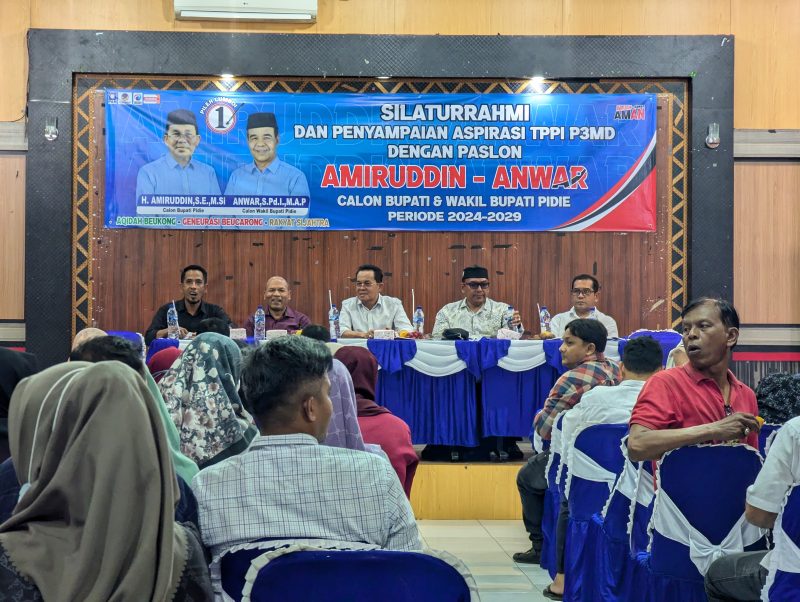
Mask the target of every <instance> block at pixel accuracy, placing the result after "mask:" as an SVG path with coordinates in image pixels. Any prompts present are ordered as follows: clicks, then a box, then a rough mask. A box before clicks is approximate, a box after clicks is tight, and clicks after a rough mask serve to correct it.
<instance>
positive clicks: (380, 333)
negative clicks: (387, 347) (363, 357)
mask: <svg viewBox="0 0 800 602" xmlns="http://www.w3.org/2000/svg"><path fill="white" fill-rule="evenodd" d="M394 336H395V332H394V330H374V331H372V338H373V339H383V340H386V341H393V340H394Z"/></svg>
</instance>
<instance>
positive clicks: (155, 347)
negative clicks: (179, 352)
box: [145, 339, 180, 363]
mask: <svg viewBox="0 0 800 602" xmlns="http://www.w3.org/2000/svg"><path fill="white" fill-rule="evenodd" d="M168 347H180V341H178V339H153V342H152V343H150V345H149V346H148V347H147V356H145V363H147V362H149V361H150V358H151V357H153V356H154V355H155V354H156V353H158V352H159V351H162V350H163V349H167V348H168Z"/></svg>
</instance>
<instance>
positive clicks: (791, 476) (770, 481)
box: [705, 417, 800, 602]
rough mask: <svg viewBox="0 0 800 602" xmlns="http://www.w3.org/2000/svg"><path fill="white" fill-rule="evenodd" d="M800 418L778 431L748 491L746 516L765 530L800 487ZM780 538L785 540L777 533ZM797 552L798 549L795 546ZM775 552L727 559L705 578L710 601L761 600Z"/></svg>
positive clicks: (710, 570) (750, 553)
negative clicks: (794, 489) (792, 489)
mask: <svg viewBox="0 0 800 602" xmlns="http://www.w3.org/2000/svg"><path fill="white" fill-rule="evenodd" d="M798 450H800V417H797V418H792V419H791V420H789V421H788V422H786V424H784V425H783V427H782V428H781V429H780V430H779V431H778V434H777V435H776V436H775V440H774V441H773V442H772V445H771V446H770V448H769V454H767V459H766V460H765V461H764V466H763V467H762V468H761V472H759V473H758V477H756V482H755V483H753V484H752V485H751V486H750V487H748V489H747V501H746V504H745V517H746V518H747V520H748V522H751V523H752V524H754V525H756V526H757V527H761V528H763V529H772V528H773V527H774V526H775V519H776V518H778V513H779V512H780V510H781V506H782V504H783V501H784V499H785V498H786V494H787V493H788V492H789V489H791V488H792V487H793V486H794V485H798V484H800V454H798ZM775 536H776V537H784V535H783V534H782V533H781V532H780V531H775ZM795 550H796V547H795ZM772 554H774V552H767V551H765V550H762V551H758V552H741V553H739V554H730V555H728V556H723V557H722V558H719V559H718V560H716V561H714V563H713V564H712V565H711V566H710V567H709V569H708V572H707V573H706V576H705V581H706V594H707V595H708V599H709V602H723V601H726V600H761V590H762V588H763V587H764V584H765V583H766V581H767V575H768V573H769V569H770V568H772V569H773V570H775V567H771V566H770V558H769V557H770V556H771V555H772Z"/></svg>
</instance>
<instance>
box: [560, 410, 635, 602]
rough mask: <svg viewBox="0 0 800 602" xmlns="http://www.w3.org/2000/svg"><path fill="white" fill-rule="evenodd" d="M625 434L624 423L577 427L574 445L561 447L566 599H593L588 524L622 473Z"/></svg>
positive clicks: (626, 432) (592, 546)
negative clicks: (565, 514)
mask: <svg viewBox="0 0 800 602" xmlns="http://www.w3.org/2000/svg"><path fill="white" fill-rule="evenodd" d="M627 434H628V425H627V424H594V425H587V426H584V427H579V429H578V432H577V434H576V436H575V440H574V444H573V445H571V446H569V447H568V448H567V449H563V450H562V458H564V460H562V463H564V461H566V465H567V470H568V474H567V481H566V488H565V489H566V497H567V504H568V506H569V519H568V521H567V538H566V548H565V554H564V573H565V585H564V588H565V591H564V598H565V599H567V600H573V601H578V600H586V601H587V602H590V601H591V600H593V599H594V592H593V587H592V574H593V568H594V547H595V546H594V540H593V538H592V537H590V531H589V525H590V523H591V521H592V515H593V514H594V513H595V512H600V511H601V510H602V509H603V508H604V507H605V505H606V502H607V500H608V498H609V496H610V495H611V492H612V490H613V489H614V483H615V482H616V480H617V477H618V476H619V474H620V473H621V472H622V469H623V467H624V462H625V458H624V456H623V455H622V451H621V450H620V443H621V441H622V439H623V438H624V437H625V436H626V435H627Z"/></svg>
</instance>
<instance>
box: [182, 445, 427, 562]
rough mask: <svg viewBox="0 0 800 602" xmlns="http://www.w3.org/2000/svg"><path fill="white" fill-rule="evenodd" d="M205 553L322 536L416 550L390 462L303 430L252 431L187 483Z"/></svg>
mask: <svg viewBox="0 0 800 602" xmlns="http://www.w3.org/2000/svg"><path fill="white" fill-rule="evenodd" d="M192 489H193V491H194V493H195V496H196V497H197V503H198V508H199V517H200V530H201V532H202V534H203V543H204V544H205V545H206V547H208V548H209V549H210V550H211V553H212V555H213V556H215V557H216V556H218V555H219V554H221V553H223V552H225V551H226V550H228V549H230V548H231V547H233V546H235V545H237V544H241V543H247V542H251V541H256V540H259V539H329V540H337V541H351V542H362V543H369V544H375V545H377V546H380V547H381V548H385V549H387V550H421V549H422V546H421V543H420V539H419V532H418V531H417V523H416V520H415V519H414V513H413V511H412V510H411V505H410V504H409V503H408V499H407V498H406V496H405V493H403V488H402V486H401V485H400V481H399V480H398V478H397V474H396V473H395V472H394V469H393V468H392V466H391V464H389V463H388V462H387V461H386V460H384V459H383V458H381V457H379V456H377V455H375V454H370V453H367V452H361V451H355V450H351V449H344V448H338V447H328V446H325V445H320V444H319V443H318V442H317V440H316V439H315V438H314V437H312V436H310V435H306V434H302V433H297V434H292V435H272V436H263V435H262V436H258V437H256V438H255V439H253V442H252V443H251V444H250V447H249V448H248V449H247V451H245V452H244V453H242V454H240V455H238V456H234V457H232V458H228V459H226V460H223V461H222V462H219V463H218V464H214V465H212V466H209V467H208V468H206V469H204V470H202V471H200V472H199V473H198V474H197V476H195V478H194V480H193V481H192Z"/></svg>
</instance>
